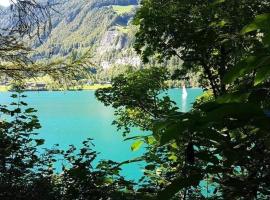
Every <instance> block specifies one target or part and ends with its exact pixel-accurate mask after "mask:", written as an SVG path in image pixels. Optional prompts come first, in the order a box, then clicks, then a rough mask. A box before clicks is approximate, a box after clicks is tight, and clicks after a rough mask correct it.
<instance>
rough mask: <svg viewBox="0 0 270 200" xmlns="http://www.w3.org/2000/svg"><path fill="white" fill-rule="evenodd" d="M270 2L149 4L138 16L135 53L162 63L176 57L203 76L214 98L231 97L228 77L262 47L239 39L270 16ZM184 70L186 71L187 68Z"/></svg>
mask: <svg viewBox="0 0 270 200" xmlns="http://www.w3.org/2000/svg"><path fill="white" fill-rule="evenodd" d="M269 7H270V5H269V1H264V0H263V1H253V0H249V1H233V0H231V1H230V0H226V1H218V0H217V1H208V0H205V1H200V2H198V1H197V0H192V1H188V2H187V1H185V0H183V1H182V0H177V1H168V2H164V1H162V0H149V1H148V0H147V1H142V2H141V8H140V9H139V10H138V12H137V15H136V17H135V24H137V25H139V27H140V29H139V31H138V33H137V34H136V42H135V49H136V50H137V52H139V53H141V54H142V56H143V58H144V60H145V61H147V58H148V57H149V56H151V55H154V54H157V55H158V57H160V59H162V58H165V59H167V58H170V57H171V56H172V55H176V56H178V57H179V58H181V59H182V60H183V61H184V66H185V68H187V69H189V70H195V71H198V70H200V69H202V70H203V72H204V77H203V80H204V81H207V84H205V85H203V86H204V87H206V88H211V89H212V91H213V93H214V95H215V96H216V97H217V96H218V95H222V94H224V93H226V90H227V87H226V85H225V84H224V83H223V82H222V81H221V80H222V79H223V77H224V75H225V73H226V72H227V71H228V70H229V69H230V68H232V67H233V66H234V65H235V64H236V63H237V62H239V61H240V59H241V58H242V57H244V56H245V55H247V54H249V53H250V51H251V48H252V47H254V45H260V44H258V43H257V41H256V39H255V40H253V39H254V37H256V36H255V35H249V37H248V38H249V39H248V38H247V37H244V36H243V35H241V34H239V33H240V31H241V29H242V28H243V27H244V26H245V25H247V24H249V23H250V22H251V21H252V20H253V19H254V17H255V16H256V15H258V14H262V13H265V12H268V11H269ZM185 68H184V69H185Z"/></svg>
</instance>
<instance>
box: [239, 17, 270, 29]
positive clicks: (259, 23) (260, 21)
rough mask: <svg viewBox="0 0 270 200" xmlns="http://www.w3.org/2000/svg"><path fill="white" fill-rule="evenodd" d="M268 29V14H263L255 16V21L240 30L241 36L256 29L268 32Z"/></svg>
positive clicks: (269, 18)
mask: <svg viewBox="0 0 270 200" xmlns="http://www.w3.org/2000/svg"><path fill="white" fill-rule="evenodd" d="M269 27H270V13H265V14H261V15H258V16H256V18H255V20H254V21H253V22H252V23H251V24H249V25H247V26H245V27H244V28H243V29H242V31H241V34H246V33H249V32H252V31H255V30H258V29H264V30H269Z"/></svg>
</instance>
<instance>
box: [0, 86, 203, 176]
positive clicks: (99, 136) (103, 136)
mask: <svg viewBox="0 0 270 200" xmlns="http://www.w3.org/2000/svg"><path fill="white" fill-rule="evenodd" d="M187 92H188V96H187V98H186V99H182V97H181V95H182V90H181V89H171V90H169V91H168V95H169V96H170V97H171V99H172V100H174V101H175V102H176V103H177V105H178V106H179V107H180V110H181V111H188V110H189V109H190V108H191V107H192V103H193V102H194V101H195V99H196V97H198V96H199V95H201V94H202V90H201V89H199V88H194V89H188V90H187ZM10 94H11V93H8V92H6V93H1V94H0V104H2V105H3V104H8V103H10V101H11V100H10V97H9V96H10ZM25 94H26V95H27V98H26V99H25V101H26V102H27V103H28V104H29V106H30V107H33V108H35V109H37V110H38V113H37V115H38V117H39V120H40V123H41V125H42V128H41V129H40V130H38V132H39V133H40V134H39V137H40V138H43V139H45V140H46V143H45V145H43V147H46V148H50V147H52V146H53V145H54V144H59V145H60V148H62V149H67V148H68V145H70V144H73V145H75V146H76V147H78V148H79V147H81V143H82V141H84V140H85V139H87V138H92V139H94V144H95V147H94V149H95V150H96V151H97V152H99V153H100V154H99V155H98V157H99V159H110V160H114V161H118V162H121V161H125V160H129V159H132V158H136V157H138V156H140V155H142V154H143V151H144V149H140V150H139V151H136V152H133V151H131V149H130V145H131V143H132V141H123V140H124V138H123V137H122V135H121V132H119V131H117V129H116V127H115V126H113V125H112V124H111V123H112V121H113V119H114V115H113V113H114V111H113V109H112V108H110V107H105V106H104V105H103V104H102V103H100V102H98V101H97V99H96V98H95V95H94V91H67V92H26V93H25ZM132 134H133V135H140V134H142V132H140V131H134V132H133V133H132ZM142 167H143V163H136V164H129V165H126V166H125V167H123V172H122V173H123V175H124V176H125V177H126V178H127V179H131V180H138V179H139V177H141V176H142V174H143V171H142Z"/></svg>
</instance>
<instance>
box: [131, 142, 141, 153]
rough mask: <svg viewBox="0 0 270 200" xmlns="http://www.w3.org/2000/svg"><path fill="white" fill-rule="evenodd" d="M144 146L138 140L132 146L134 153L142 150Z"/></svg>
mask: <svg viewBox="0 0 270 200" xmlns="http://www.w3.org/2000/svg"><path fill="white" fill-rule="evenodd" d="M142 145H143V141H141V140H137V141H135V142H134V143H133V144H132V145H131V150H132V151H138V150H139V149H140V148H141V146H142Z"/></svg>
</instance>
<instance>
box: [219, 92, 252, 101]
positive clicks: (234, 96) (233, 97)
mask: <svg viewBox="0 0 270 200" xmlns="http://www.w3.org/2000/svg"><path fill="white" fill-rule="evenodd" d="M249 95H250V93H240V92H236V93H231V94H225V95H223V96H221V97H219V98H217V100H216V101H217V103H221V104H224V103H241V102H244V101H245V100H247V98H248V97H249Z"/></svg>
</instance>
